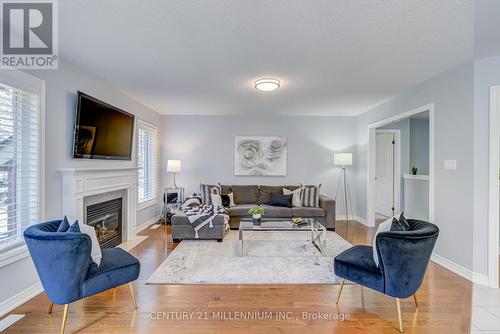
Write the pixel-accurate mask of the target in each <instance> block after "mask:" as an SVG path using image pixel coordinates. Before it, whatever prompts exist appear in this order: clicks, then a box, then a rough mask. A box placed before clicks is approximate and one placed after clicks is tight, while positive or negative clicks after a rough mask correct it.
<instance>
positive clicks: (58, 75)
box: [0, 60, 160, 303]
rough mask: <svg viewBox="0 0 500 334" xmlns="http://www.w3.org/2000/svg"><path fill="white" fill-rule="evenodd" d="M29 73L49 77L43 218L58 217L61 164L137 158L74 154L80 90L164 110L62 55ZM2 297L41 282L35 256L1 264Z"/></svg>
mask: <svg viewBox="0 0 500 334" xmlns="http://www.w3.org/2000/svg"><path fill="white" fill-rule="evenodd" d="M29 73H30V74H32V75H34V76H36V77H39V78H41V79H43V80H45V85H46V106H45V123H46V126H45V145H46V156H45V205H46V207H45V218H46V219H57V218H60V217H61V216H62V214H63V212H62V205H61V201H62V184H61V176H60V175H59V174H58V172H57V169H58V168H61V167H110V168H113V167H133V166H135V165H136V162H135V160H134V161H95V160H73V159H72V158H71V146H72V142H73V139H72V136H73V130H72V129H73V124H74V116H75V106H76V104H75V103H76V91H77V90H81V91H83V92H86V93H88V94H90V95H93V96H95V97H97V98H99V99H102V100H104V101H106V102H109V103H110V104H113V105H115V106H117V107H120V108H122V109H124V110H127V111H128V112H131V113H133V114H135V115H136V116H137V117H138V118H140V119H143V120H146V121H148V122H150V123H153V124H156V125H159V124H160V116H159V114H157V113H156V112H154V111H153V110H151V109H148V108H147V107H145V106H143V105H142V104H140V103H138V102H137V101H135V100H134V99H132V98H130V97H128V96H126V95H124V94H122V93H120V92H119V91H118V90H117V89H115V88H113V87H112V86H111V85H109V84H108V83H106V82H105V81H103V80H102V79H101V78H98V77H95V76H92V75H90V74H89V72H88V71H86V70H83V69H80V68H77V67H75V66H73V65H71V64H69V63H67V62H64V61H62V60H60V63H59V70H34V71H29ZM159 213H160V204H158V205H156V206H153V207H150V208H147V209H144V210H142V211H140V212H138V214H137V225H140V224H142V223H144V222H146V221H148V220H149V219H151V218H153V217H155V216H157V215H158V214H159ZM0 277H1V280H2V288H1V289H0V303H1V302H2V301H4V300H6V299H7V298H9V297H11V296H14V295H16V294H17V293H19V292H21V291H23V290H25V289H26V288H28V287H30V286H32V285H34V284H35V283H37V282H38V277H37V275H36V273H35V270H34V267H33V264H32V261H31V258H29V257H28V258H25V259H23V260H21V261H18V262H15V263H13V264H10V265H8V266H5V267H2V268H0Z"/></svg>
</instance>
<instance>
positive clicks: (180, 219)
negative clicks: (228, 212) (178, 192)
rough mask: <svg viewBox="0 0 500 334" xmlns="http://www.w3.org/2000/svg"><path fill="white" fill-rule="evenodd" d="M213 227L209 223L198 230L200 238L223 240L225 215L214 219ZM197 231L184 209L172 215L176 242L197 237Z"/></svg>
mask: <svg viewBox="0 0 500 334" xmlns="http://www.w3.org/2000/svg"><path fill="white" fill-rule="evenodd" d="M212 224H213V227H212V228H210V226H209V224H207V225H205V226H203V227H202V228H201V229H200V230H199V231H198V236H199V238H198V239H200V240H203V239H204V240H206V239H215V240H217V241H218V242H222V239H224V234H225V229H224V216H222V215H218V216H216V217H215V218H214V220H213V221H212ZM194 236H195V232H194V228H193V225H191V223H190V222H189V219H188V217H187V216H186V214H185V213H184V212H182V211H180V212H178V213H176V214H175V215H174V216H173V217H172V238H173V239H174V242H179V241H180V240H182V239H195V237H194Z"/></svg>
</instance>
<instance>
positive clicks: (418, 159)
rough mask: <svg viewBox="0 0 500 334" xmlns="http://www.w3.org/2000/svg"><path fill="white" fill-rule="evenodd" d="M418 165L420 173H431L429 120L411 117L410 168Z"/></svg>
mask: <svg viewBox="0 0 500 334" xmlns="http://www.w3.org/2000/svg"><path fill="white" fill-rule="evenodd" d="M412 166H416V167H417V168H418V174H422V175H429V120H427V119H410V164H409V167H408V169H407V171H406V172H405V173H409V171H410V168H411V167H412Z"/></svg>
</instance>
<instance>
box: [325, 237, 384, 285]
mask: <svg viewBox="0 0 500 334" xmlns="http://www.w3.org/2000/svg"><path fill="white" fill-rule="evenodd" d="M334 270H335V275H337V276H339V277H342V278H345V279H347V280H349V281H351V282H354V283H358V284H361V285H363V286H366V287H368V288H372V289H374V290H376V291H380V292H384V276H383V275H382V272H381V271H380V270H379V269H378V268H377V265H376V264H375V262H374V261H373V256H372V248H371V247H370V246H361V245H357V246H353V247H351V248H349V249H348V250H346V251H344V252H343V253H341V254H339V255H337V256H336V257H335V261H334Z"/></svg>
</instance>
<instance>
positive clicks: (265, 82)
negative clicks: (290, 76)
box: [255, 78, 280, 92]
mask: <svg viewBox="0 0 500 334" xmlns="http://www.w3.org/2000/svg"><path fill="white" fill-rule="evenodd" d="M255 88H257V89H258V90H260V91H262V92H272V91H273V90H276V89H278V88H280V81H279V80H278V79H273V78H264V79H259V80H257V81H255Z"/></svg>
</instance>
